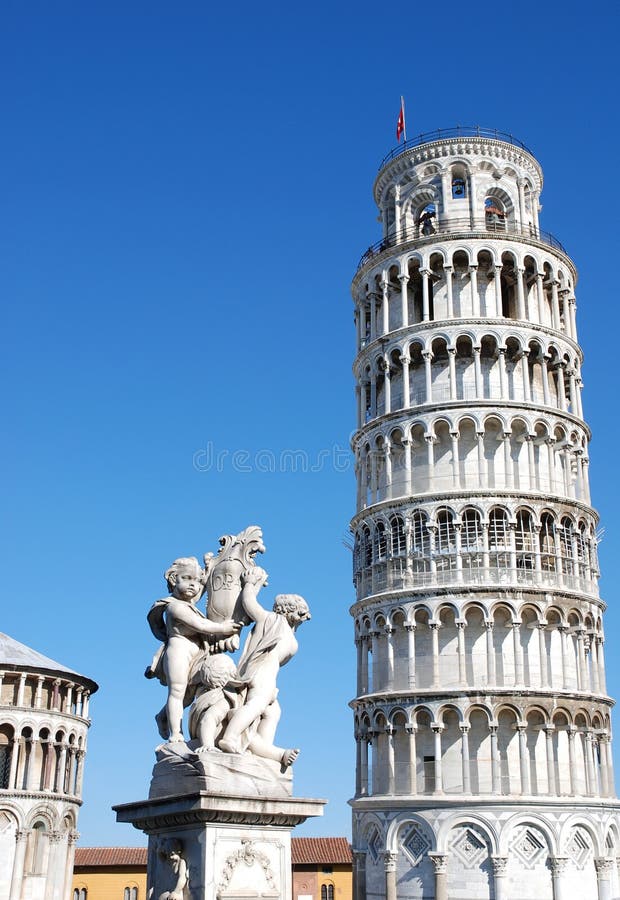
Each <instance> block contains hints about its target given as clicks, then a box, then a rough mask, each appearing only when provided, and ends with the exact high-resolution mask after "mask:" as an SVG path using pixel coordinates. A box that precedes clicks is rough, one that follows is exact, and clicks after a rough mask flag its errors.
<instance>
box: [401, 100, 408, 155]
mask: <svg viewBox="0 0 620 900" xmlns="http://www.w3.org/2000/svg"><path fill="white" fill-rule="evenodd" d="M400 105H401V109H402V111H403V137H404V139H405V144H406V143H407V117H406V116H405V98H404V97H403V95H402V94H401V95H400Z"/></svg>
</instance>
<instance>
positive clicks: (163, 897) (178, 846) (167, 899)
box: [157, 838, 189, 900]
mask: <svg viewBox="0 0 620 900" xmlns="http://www.w3.org/2000/svg"><path fill="white" fill-rule="evenodd" d="M157 855H158V856H159V858H160V859H161V860H162V862H166V863H167V864H168V866H169V868H170V874H171V875H172V876H173V880H174V885H173V887H172V890H171V891H163V893H161V894H160V895H159V900H183V898H184V896H185V888H186V887H187V886H188V882H189V878H188V874H187V863H186V861H185V858H184V856H183V844H182V843H181V841H179V840H178V839H177V838H164V839H163V840H161V841H160V844H159V848H158V851H157Z"/></svg>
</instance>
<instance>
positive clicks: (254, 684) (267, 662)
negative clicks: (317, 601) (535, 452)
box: [219, 565, 310, 769]
mask: <svg viewBox="0 0 620 900" xmlns="http://www.w3.org/2000/svg"><path fill="white" fill-rule="evenodd" d="M241 580H242V584H243V587H242V591H241V604H242V606H243V609H244V611H245V613H246V615H247V616H248V618H249V619H250V620H252V621H253V622H254V626H253V628H252V631H251V632H250V634H249V636H248V638H247V641H246V644H245V647H244V650H243V654H242V656H241V659H240V661H239V666H238V669H237V673H238V678H239V679H240V680H241V681H243V682H244V683H245V685H246V686H247V693H246V695H245V698H244V700H243V704H242V705H241V706H239V707H237V708H236V709H234V710H233V711H232V712H231V713H230V715H229V718H228V722H227V724H226V727H225V729H224V733H223V735H222V737H221V738H220V739H219V747H220V749H221V750H224V751H227V752H229V753H241V752H242V751H243V750H244V749H245V748H246V747H247V749H248V750H250V751H251V752H252V753H254V754H255V755H256V756H262V757H265V758H267V759H273V760H276V761H277V762H280V763H281V765H282V768H283V769H285V768H286V767H287V766H290V765H292V763H293V762H294V761H295V760H296V759H297V757H298V755H299V750H296V749H292V750H285V749H283V748H281V747H276V746H275V745H274V743H273V741H274V738H275V732H276V727H277V724H278V721H279V719H280V714H281V710H280V704H279V703H278V700H277V697H278V689H277V687H276V680H277V677H278V672H279V671H280V668H281V667H282V666H283V665H285V664H286V663H287V662H288V661H289V660H290V659H292V657H293V656H294V655H295V653H297V649H298V644H297V638H296V637H295V631H296V630H297V628H298V627H299V626H300V625H301V623H302V622H307V621H308V620H309V619H310V610H309V609H308V604H307V603H306V601H305V600H304V599H303V597H299V596H298V595H297V594H280V595H278V596H277V597H276V599H275V603H274V605H273V612H268V611H267V610H266V609H263V607H262V606H261V605H260V603H259V602H258V600H257V595H258V592H259V591H260V589H261V587H263V585H264V584H266V582H267V573H266V572H265V570H264V569H261V568H260V566H256V565H255V566H253V567H252V568H250V569H247V570H246V571H245V572H244V573H243V574H242V576H241Z"/></svg>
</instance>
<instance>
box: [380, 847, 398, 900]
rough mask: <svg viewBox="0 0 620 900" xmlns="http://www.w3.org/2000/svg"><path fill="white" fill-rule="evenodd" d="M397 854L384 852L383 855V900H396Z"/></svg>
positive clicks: (388, 851)
mask: <svg viewBox="0 0 620 900" xmlns="http://www.w3.org/2000/svg"><path fill="white" fill-rule="evenodd" d="M397 860H398V853H392V852H391V851H390V850H386V851H385V853H384V854H383V865H384V869H385V900H396V862H397Z"/></svg>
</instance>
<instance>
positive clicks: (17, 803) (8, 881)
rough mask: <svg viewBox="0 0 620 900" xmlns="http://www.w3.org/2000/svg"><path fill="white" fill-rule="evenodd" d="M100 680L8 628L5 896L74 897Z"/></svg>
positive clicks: (2, 656)
mask: <svg viewBox="0 0 620 900" xmlns="http://www.w3.org/2000/svg"><path fill="white" fill-rule="evenodd" d="M96 690H97V685H96V684H95V682H94V681H91V679H90V678H85V677H84V676H83V675H78V674H77V673H76V672H72V671H71V670H70V669H67V668H65V667H64V666H61V665H59V663H56V662H54V661H53V660H51V659H47V657H45V656H41V654H39V653H36V652H35V651H34V650H31V649H30V648H29V647H26V646H25V645H24V644H20V643H19V642H18V641H15V640H13V639H12V638H10V637H8V636H7V635H6V634H0V900H68V898H69V897H70V895H71V884H72V876H73V855H74V848H75V841H76V839H77V837H78V834H77V831H76V826H77V815H78V809H79V807H80V806H81V803H82V800H81V796H82V776H83V771H84V757H85V754H86V736H87V732H88V727H89V725H90V720H89V718H88V703H89V697H90V695H91V694H92V693H93V692H94V691H96Z"/></svg>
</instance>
